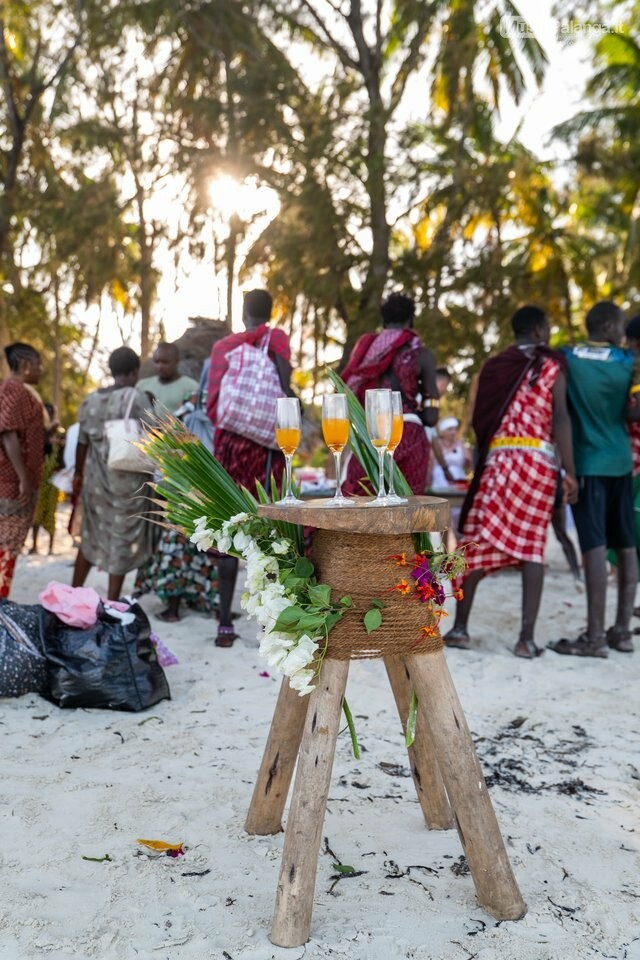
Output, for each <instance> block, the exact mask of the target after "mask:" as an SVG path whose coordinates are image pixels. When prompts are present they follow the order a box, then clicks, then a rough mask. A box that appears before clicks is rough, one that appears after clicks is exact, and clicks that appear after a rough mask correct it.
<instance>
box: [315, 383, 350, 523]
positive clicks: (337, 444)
mask: <svg viewBox="0 0 640 960" xmlns="http://www.w3.org/2000/svg"><path fill="white" fill-rule="evenodd" d="M322 435H323V437H324V442H325V443H326V445H327V446H328V447H329V450H331V453H332V454H333V458H334V460H335V463H336V492H335V494H334V495H333V497H332V498H331V500H328V501H327V503H326V506H327V507H349V506H353V502H354V501H353V500H349V498H348V497H345V496H344V494H343V493H342V484H341V482H340V463H341V459H342V451H343V450H344V448H345V447H346V445H347V443H348V442H349V408H348V405H347V398H346V396H345V395H344V394H343V393H334V394H325V395H324V397H323V398H322Z"/></svg>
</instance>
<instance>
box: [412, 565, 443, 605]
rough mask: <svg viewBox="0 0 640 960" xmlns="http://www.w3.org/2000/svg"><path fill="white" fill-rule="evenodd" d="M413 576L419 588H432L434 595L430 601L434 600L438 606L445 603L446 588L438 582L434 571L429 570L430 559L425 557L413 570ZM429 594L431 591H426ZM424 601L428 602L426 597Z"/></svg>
mask: <svg viewBox="0 0 640 960" xmlns="http://www.w3.org/2000/svg"><path fill="white" fill-rule="evenodd" d="M411 576H412V577H413V579H414V580H415V581H416V583H417V585H418V586H419V587H426V586H429V587H431V590H432V591H433V593H431V597H430V599H432V600H433V602H434V603H437V604H438V606H442V604H443V603H444V601H445V592H444V587H443V586H442V584H441V583H440V582H439V581H438V579H437V577H436V575H435V573H434V572H433V570H430V569H429V559H428V557H423V559H422V561H421V562H420V563H419V564H417V565H416V566H415V567H414V568H413V570H412V572H411ZM428 592H429V593H430V591H425V594H427V593H428ZM423 600H424V601H425V602H426V600H427V596H426V595H425V596H424V597H423Z"/></svg>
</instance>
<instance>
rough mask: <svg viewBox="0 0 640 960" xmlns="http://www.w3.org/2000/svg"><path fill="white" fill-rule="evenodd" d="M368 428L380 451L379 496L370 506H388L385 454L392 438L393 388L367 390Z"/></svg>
mask: <svg viewBox="0 0 640 960" xmlns="http://www.w3.org/2000/svg"><path fill="white" fill-rule="evenodd" d="M364 406H365V413H366V416H367V430H368V431H369V436H370V438H371V443H372V444H373V446H374V447H375V448H376V450H377V452H378V496H377V497H376V498H375V500H373V501H372V502H371V503H369V504H367V506H370V507H386V506H387V505H388V503H389V501H388V499H387V496H386V494H385V490H384V455H385V451H386V449H387V447H388V446H389V441H390V440H391V428H392V424H393V417H392V413H391V390H367V391H366V393H365V395H364Z"/></svg>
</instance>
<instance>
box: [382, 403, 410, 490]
mask: <svg viewBox="0 0 640 960" xmlns="http://www.w3.org/2000/svg"><path fill="white" fill-rule="evenodd" d="M403 414H404V411H403V408H402V394H401V393H400V391H399V390H394V391H393V392H392V394H391V416H392V421H391V439H390V440H389V446H388V447H387V456H388V457H389V493H388V494H387V502H388V503H390V504H397V503H408V502H409V501H408V500H407V498H406V497H399V496H398V494H397V493H396V490H395V486H394V476H393V473H394V462H393V455H394V453H395V451H396V449H397V448H398V445H399V444H400V441H401V440H402V432H403V430H404V416H403Z"/></svg>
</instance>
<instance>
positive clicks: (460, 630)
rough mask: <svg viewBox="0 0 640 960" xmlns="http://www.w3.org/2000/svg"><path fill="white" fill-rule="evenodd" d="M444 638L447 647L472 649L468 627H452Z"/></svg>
mask: <svg viewBox="0 0 640 960" xmlns="http://www.w3.org/2000/svg"><path fill="white" fill-rule="evenodd" d="M443 639H444V642H445V646H447V647H455V648H456V649H457V650H471V637H470V636H469V633H468V631H467V629H466V627H452V628H451V630H449V633H447V634H446V635H445V636H444V638H443Z"/></svg>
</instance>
